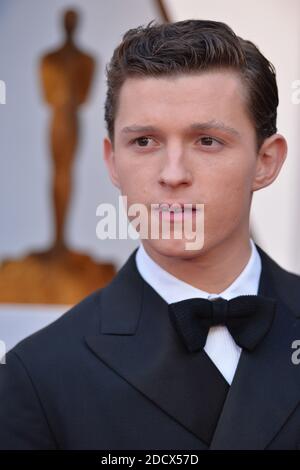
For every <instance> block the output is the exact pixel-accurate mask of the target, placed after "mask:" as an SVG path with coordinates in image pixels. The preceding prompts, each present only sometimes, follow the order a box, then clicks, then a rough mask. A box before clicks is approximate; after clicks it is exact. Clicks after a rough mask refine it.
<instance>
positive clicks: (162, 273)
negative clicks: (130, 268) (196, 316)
mask: <svg viewBox="0 0 300 470" xmlns="http://www.w3.org/2000/svg"><path fill="white" fill-rule="evenodd" d="M250 244H251V255H250V258H249V261H248V263H247V265H246V266H245V268H244V269H243V271H242V272H241V273H240V274H239V276H238V277H237V278H236V279H235V280H234V281H233V283H232V284H231V285H230V286H228V287H227V288H226V289H225V290H224V291H223V292H221V293H219V294H215V293H209V292H205V291H203V290H201V289H198V288H196V287H194V286H192V285H190V284H188V283H187V282H184V281H182V280H181V279H178V278H177V277H175V276H173V275H172V274H170V273H169V272H167V271H166V270H165V269H163V268H162V267H161V266H160V265H159V264H157V263H156V262H155V261H153V259H152V258H151V257H150V256H149V255H148V253H147V252H146V250H145V248H144V247H143V244H142V243H141V244H140V246H139V248H138V250H137V252H136V265H137V268H138V271H139V273H140V275H141V276H142V277H143V279H144V280H145V281H146V282H147V283H148V284H150V286H151V287H152V288H153V289H154V290H155V291H156V292H157V293H158V294H159V295H160V296H161V297H162V298H163V299H164V300H165V301H166V302H167V303H173V302H179V301H181V300H186V299H190V298H193V297H201V298H205V299H208V298H209V299H210V298H214V297H223V298H224V299H227V300H229V299H232V298H233V297H237V296H239V295H257V292H258V285H259V278H260V273H261V259H260V255H259V253H258V251H257V248H256V246H255V244H254V242H253V240H252V239H250Z"/></svg>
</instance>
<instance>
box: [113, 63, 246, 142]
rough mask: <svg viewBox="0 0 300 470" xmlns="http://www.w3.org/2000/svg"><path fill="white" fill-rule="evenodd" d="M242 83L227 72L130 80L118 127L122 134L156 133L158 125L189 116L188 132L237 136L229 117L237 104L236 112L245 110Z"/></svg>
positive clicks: (122, 99) (120, 104) (121, 100)
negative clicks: (218, 131)
mask: <svg viewBox="0 0 300 470" xmlns="http://www.w3.org/2000/svg"><path fill="white" fill-rule="evenodd" d="M204 82H205V83H204ZM240 83H241V81H240V80H239V77H238V76H237V74H236V73H235V72H232V71H227V70H226V71H225V72H224V73H223V71H214V72H205V73H204V72H203V73H201V74H184V75H180V76H176V77H173V76H171V77H165V76H163V77H142V78H140V77H138V78H136V77H130V78H128V79H126V81H125V83H124V84H123V86H122V89H121V93H120V96H119V102H118V111H117V114H116V121H119V123H118V124H119V125H118V128H119V130H121V131H122V133H132V132H137V131H145V132H152V131H153V132H154V131H156V130H157V129H154V127H155V123H156V122H159V121H161V120H164V119H166V118H168V120H169V119H170V118H171V119H172V120H174V122H175V120H177V121H180V118H181V117H182V119H183V120H184V117H188V118H189V119H188V122H185V126H188V127H189V129H186V130H206V129H210V128H219V129H221V130H225V131H228V132H229V133H231V134H235V135H236V136H238V131H237V130H236V129H234V128H233V127H235V126H232V125H231V123H230V120H231V119H230V118H231V115H232V114H234V113H235V110H234V107H235V106H234V105H235V104H236V108H237V110H239V111H240V110H241V109H242V108H243V109H242V112H243V113H244V111H245V108H244V104H245V102H244V98H243V97H242V96H241V95H242V92H241V85H240ZM241 107H242V108H241Z"/></svg>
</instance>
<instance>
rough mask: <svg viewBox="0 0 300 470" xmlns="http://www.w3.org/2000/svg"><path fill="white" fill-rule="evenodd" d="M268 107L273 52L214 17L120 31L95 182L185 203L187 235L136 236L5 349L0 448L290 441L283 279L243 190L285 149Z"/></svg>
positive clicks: (294, 374)
mask: <svg viewBox="0 0 300 470" xmlns="http://www.w3.org/2000/svg"><path fill="white" fill-rule="evenodd" d="M277 105H278V94H277V86H276V79H275V71H274V68H273V66H272V65H271V64H270V63H269V61H268V60H267V59H266V58H265V57H264V56H263V55H262V54H261V53H260V52H259V50H258V49H257V48H256V47H255V46H254V45H253V44H252V43H250V42H248V41H245V40H243V39H241V38H239V37H237V36H236V35H235V34H234V33H233V31H232V30H231V29H230V28H229V27H228V26H226V25H225V24H223V23H219V22H213V21H200V20H199V21H198V20H188V21H182V22H178V23H173V24H167V25H153V24H150V25H148V26H147V27H140V28H137V29H133V30H130V31H128V32H127V33H126V34H125V36H124V38H123V41H122V43H121V44H120V45H119V46H118V47H117V48H116V50H115V52H114V55H113V57H112V60H111V62H110V65H109V67H108V92H107V100H106V108H105V117H106V122H107V128H108V137H107V138H106V139H105V142H104V152H105V161H106V163H107V167H108V170H109V173H110V176H111V179H112V182H113V183H114V184H115V185H116V186H117V187H118V188H119V189H120V192H121V194H122V195H126V196H127V198H128V206H130V205H132V204H135V203H139V204H144V205H145V206H146V207H147V210H148V214H149V218H151V216H150V208H151V205H152V204H156V205H158V212H157V213H158V215H159V218H160V220H162V218H167V219H169V221H170V222H171V226H172V227H174V225H175V222H176V217H177V218H179V219H180V218H181V220H183V219H184V218H185V217H186V215H185V213H184V214H183V213H182V212H181V211H182V207H184V205H185V204H193V208H194V209H196V208H197V207H198V206H196V204H201V205H203V207H204V214H205V217H204V243H203V246H201V247H199V248H198V249H194V250H186V242H187V240H186V238H185V237H184V236H183V237H182V238H181V239H174V237H173V238H169V239H164V238H163V237H160V238H158V239H155V238H151V237H149V238H145V239H143V240H142V244H141V245H140V247H139V248H138V250H135V251H134V252H133V253H132V255H131V256H130V257H129V259H128V261H127V262H126V263H125V265H124V266H123V267H122V269H121V270H120V271H119V273H118V274H117V276H116V277H115V279H114V280H113V281H112V282H111V283H110V284H109V285H108V286H107V287H106V288H104V289H102V290H98V291H97V292H95V293H93V294H92V295H90V296H89V297H88V298H86V299H84V300H83V301H82V302H81V303H80V304H78V305H76V306H75V307H74V308H72V309H71V310H70V311H69V312H68V313H66V314H65V315H63V317H61V318H60V319H59V320H57V321H56V322H54V323H53V324H51V325H49V326H48V327H46V328H44V329H43V330H41V331H39V332H38V333H36V334H34V335H32V336H31V337H29V338H27V339H25V340H24V341H22V342H21V343H19V344H18V345H17V346H16V347H15V348H14V349H13V350H12V351H11V352H10V353H9V354H8V356H7V358H6V361H7V364H6V365H5V366H2V367H1V368H0V374H1V375H0V402H1V407H0V447H1V448H3V449H147V450H148V449H190V450H196V449H297V448H299V446H300V434H299V429H300V408H299V403H300V394H299V389H300V388H299V387H300V369H299V368H298V367H297V365H295V364H294V362H295V361H293V360H292V354H293V352H294V351H293V348H292V344H293V342H294V341H295V340H297V339H300V325H299V321H298V319H297V317H298V316H299V307H298V306H299V302H300V295H299V292H300V279H299V277H298V276H296V275H294V274H291V273H288V272H286V271H285V270H283V269H282V268H281V267H279V266H278V265H277V264H276V263H275V262H274V261H273V260H272V259H271V258H270V257H269V256H268V255H267V254H266V253H264V252H263V251H262V250H261V249H260V248H259V247H258V246H256V245H255V244H254V243H253V241H252V240H251V238H250V235H249V212H250V206H251V199H252V194H253V192H254V191H257V190H259V189H261V188H264V187H266V186H268V185H269V184H271V183H272V182H273V181H274V180H275V179H276V177H277V175H278V173H279V171H280V169H281V167H282V164H283V162H284V160H285V157H286V152H287V145H286V141H285V139H284V137H283V136H281V135H280V134H278V133H277V129H276V109H277ZM173 204H176V206H177V207H178V208H179V215H178V214H171V211H169V208H170V207H171V206H172V205H173ZM173 207H174V206H173ZM173 207H171V209H173ZM163 214H164V215H163ZM189 214H190V215H191V211H190V213H189ZM192 214H193V215H192V217H193V220H194V221H195V218H196V210H193V211H192ZM220 298H221V299H220ZM191 299H193V300H191ZM222 299H223V300H222Z"/></svg>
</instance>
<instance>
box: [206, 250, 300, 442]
mask: <svg viewBox="0 0 300 470" xmlns="http://www.w3.org/2000/svg"><path fill="white" fill-rule="evenodd" d="M257 249H258V251H259V253H260V256H261V259H262V272H261V278H260V284H259V292H258V293H259V294H261V295H266V296H268V297H272V298H275V299H277V301H278V303H277V310H276V314H275V318H274V322H273V325H272V328H271V330H270V332H269V333H268V335H267V336H266V337H265V339H264V340H263V341H262V343H261V344H260V345H259V346H258V347H257V348H256V349H255V350H254V351H253V352H251V353H248V352H247V351H242V354H241V357H240V361H239V364H238V367H237V370H236V373H235V376H234V379H233V382H232V384H231V387H230V390H229V393H228V395H227V399H226V402H225V405H224V408H223V411H222V413H221V415H220V419H219V422H218V425H217V427H216V431H215V434H214V438H213V440H212V443H211V446H210V448H211V449H258V450H259V449H265V448H266V447H267V446H268V444H269V443H270V442H271V440H272V439H273V438H274V437H275V435H276V434H277V433H278V432H279V431H280V428H281V427H282V426H283V425H284V423H285V421H286V420H287V418H288V417H289V415H290V414H291V413H292V412H293V411H294V410H295V408H296V406H297V405H298V404H299V401H300V369H299V367H297V366H296V365H294V364H293V363H292V360H291V356H292V352H293V349H292V348H291V345H292V342H293V341H294V340H295V339H299V338H300V326H299V323H300V322H299V320H297V316H299V313H300V298H299V285H300V283H299V279H297V278H296V276H293V275H292V274H290V273H288V272H286V271H284V270H283V269H282V268H280V267H279V266H278V265H277V264H276V263H275V262H274V261H273V260H272V259H271V258H269V257H268V255H267V254H266V253H265V252H264V251H263V250H262V249H261V248H259V247H258V246H257Z"/></svg>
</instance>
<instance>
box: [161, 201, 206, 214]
mask: <svg viewBox="0 0 300 470" xmlns="http://www.w3.org/2000/svg"><path fill="white" fill-rule="evenodd" d="M153 206H155V210H158V211H159V212H161V213H164V214H182V213H191V212H196V211H197V210H199V208H197V204H195V203H191V202H185V203H183V202H161V203H158V204H153Z"/></svg>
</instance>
